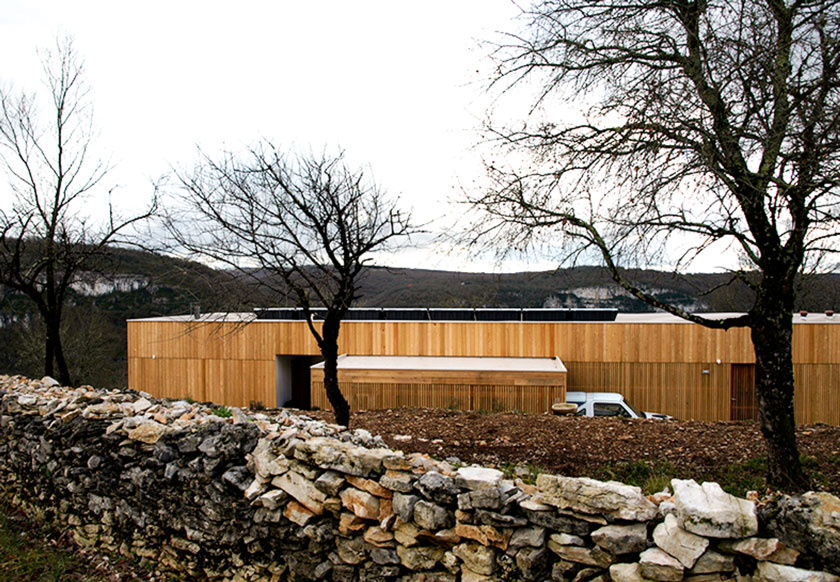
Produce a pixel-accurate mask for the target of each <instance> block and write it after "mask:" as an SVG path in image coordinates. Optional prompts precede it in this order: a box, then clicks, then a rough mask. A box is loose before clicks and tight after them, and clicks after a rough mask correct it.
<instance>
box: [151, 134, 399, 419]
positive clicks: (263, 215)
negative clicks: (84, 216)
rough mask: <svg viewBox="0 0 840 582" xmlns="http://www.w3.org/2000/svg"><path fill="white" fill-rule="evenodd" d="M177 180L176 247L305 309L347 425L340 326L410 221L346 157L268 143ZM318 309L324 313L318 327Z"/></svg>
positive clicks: (171, 216)
mask: <svg viewBox="0 0 840 582" xmlns="http://www.w3.org/2000/svg"><path fill="white" fill-rule="evenodd" d="M175 181H176V186H177V187H176V188H175V189H174V191H173V198H174V199H173V201H172V203H171V205H170V207H169V211H168V213H167V218H166V225H167V229H168V230H169V232H170V233H171V234H172V236H173V237H174V239H175V241H176V242H177V244H178V246H180V247H181V248H182V249H185V250H187V251H189V252H190V253H191V254H193V255H194V256H195V257H197V258H200V259H205V260H207V259H209V260H211V261H215V262H218V263H222V264H226V265H228V266H230V267H233V268H235V269H237V270H239V271H240V272H242V273H244V274H246V275H247V276H249V277H251V278H252V279H253V280H254V281H256V283H257V284H258V285H260V286H261V287H263V288H266V289H268V290H269V291H271V292H272V293H273V294H275V296H276V297H278V298H279V299H280V300H287V299H290V300H291V301H292V302H294V303H295V304H296V305H297V306H299V307H300V308H302V310H303V312H304V315H305V316H306V320H307V323H308V325H309V331H310V332H311V333H312V335H313V337H314V338H315V340H316V342H317V344H318V348H319V349H320V351H321V355H322V356H323V357H324V387H325V388H326V392H327V398H328V399H329V401H330V404H331V405H332V407H333V409H334V411H335V417H336V422H338V423H339V424H342V425H349V422H350V406H349V404H348V403H347V400H346V399H345V398H344V396H343V395H342V394H341V391H340V389H339V386H338V372H337V360H338V337H339V329H340V327H341V320H342V319H343V318H344V316H345V315H346V313H347V310H348V309H349V308H350V306H351V305H352V303H353V301H354V300H355V299H357V298H358V296H359V285H358V281H359V276H360V274H361V273H362V272H363V270H364V268H365V266H366V265H367V263H368V260H369V258H370V254H371V253H373V252H376V251H381V250H384V249H385V248H386V247H388V246H389V245H390V244H391V243H393V242H394V241H396V239H398V238H399V237H402V236H405V235H408V234H410V232H411V230H412V227H411V226H410V218H409V217H408V216H407V215H404V214H403V213H401V212H400V211H399V210H398V209H397V206H396V204H395V202H394V201H392V200H390V199H389V198H388V197H387V196H386V195H385V193H384V192H383V191H382V190H380V189H379V188H378V187H377V186H375V185H374V184H372V183H370V182H369V181H368V180H367V179H366V177H365V176H364V173H363V172H362V171H353V170H351V169H349V168H348V167H347V165H346V164H345V161H344V157H343V154H338V155H335V156H330V155H327V154H323V155H322V156H320V157H316V156H303V155H291V154H286V153H283V152H281V151H279V150H278V149H277V148H276V147H274V146H272V145H271V144H269V143H263V144H260V145H259V146H257V147H256V148H254V149H252V150H250V151H249V152H248V153H247V154H246V155H245V156H241V157H239V156H236V155H234V154H230V153H229V154H226V155H224V156H223V157H222V159H221V160H220V161H214V160H212V159H211V158H210V157H209V156H207V155H202V161H201V163H200V165H199V166H198V167H197V168H196V169H195V170H194V171H193V172H192V173H189V174H179V175H177V176H176V178H175ZM316 308H318V309H323V310H324V311H323V312H322V313H323V321H322V322H321V324H320V326H318V325H317V324H316V321H315V313H314V311H313V310H314V309H316ZM319 316H320V315H319Z"/></svg>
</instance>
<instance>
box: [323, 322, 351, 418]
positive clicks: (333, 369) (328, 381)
mask: <svg viewBox="0 0 840 582" xmlns="http://www.w3.org/2000/svg"><path fill="white" fill-rule="evenodd" d="M340 325H341V320H340V319H336V318H334V317H332V316H330V315H329V314H328V315H327V317H326V319H325V320H324V325H323V328H322V332H321V336H322V339H321V346H320V348H321V355H322V356H324V389H325V390H326V392H327V399H328V400H329V401H330V405H331V406H332V407H333V410H334V411H335V422H336V424H340V425H342V426H348V427H349V426H350V404H349V403H348V402H347V399H346V398H344V395H343V394H342V393H341V390H340V389H339V387H338V330H339V326H340Z"/></svg>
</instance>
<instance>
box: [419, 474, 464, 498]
mask: <svg viewBox="0 0 840 582" xmlns="http://www.w3.org/2000/svg"><path fill="white" fill-rule="evenodd" d="M414 488H415V489H417V491H419V492H420V493H421V494H422V495H423V497H425V498H426V499H429V500H431V501H436V502H438V503H443V504H446V505H449V504H450V503H454V502H455V497H456V496H457V495H458V488H457V487H456V486H455V481H454V479H452V477H447V476H446V475H442V474H440V473H438V472H437V471H430V472H428V473H426V474H425V475H423V476H422V477H420V478H419V479H418V480H417V482H416V483H415V484H414Z"/></svg>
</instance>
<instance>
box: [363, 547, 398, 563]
mask: <svg viewBox="0 0 840 582" xmlns="http://www.w3.org/2000/svg"><path fill="white" fill-rule="evenodd" d="M370 559H371V560H373V561H374V562H375V563H377V564H381V565H385V564H399V563H400V555H399V554H398V553H397V550H395V549H394V548H379V547H373V548H371V550H370Z"/></svg>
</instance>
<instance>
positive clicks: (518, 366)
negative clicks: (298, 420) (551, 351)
mask: <svg viewBox="0 0 840 582" xmlns="http://www.w3.org/2000/svg"><path fill="white" fill-rule="evenodd" d="M311 371H312V372H311V386H312V389H311V397H312V401H311V404H312V406H318V407H319V408H330V404H329V401H328V400H327V394H326V390H325V389H324V364H323V363H320V364H315V365H314V366H312V368H311ZM338 382H339V386H340V387H341V391H342V394H344V395H345V397H346V398H347V399H348V402H349V403H350V409H351V410H366V409H376V408H398V407H401V406H418V407H422V408H452V409H456V410H486V411H493V410H521V411H522V412H532V413H541V412H545V411H547V410H549V408H550V407H551V405H552V404H553V403H554V402H555V401H557V400H559V401H561V402H563V401H565V399H566V367H565V366H564V365H563V362H561V361H560V359H559V358H487V357H484V358H481V357H457V356H347V355H344V356H340V357H339V359H338Z"/></svg>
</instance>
